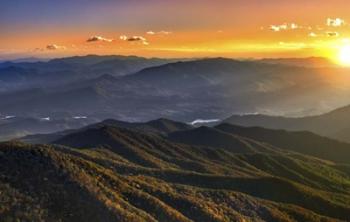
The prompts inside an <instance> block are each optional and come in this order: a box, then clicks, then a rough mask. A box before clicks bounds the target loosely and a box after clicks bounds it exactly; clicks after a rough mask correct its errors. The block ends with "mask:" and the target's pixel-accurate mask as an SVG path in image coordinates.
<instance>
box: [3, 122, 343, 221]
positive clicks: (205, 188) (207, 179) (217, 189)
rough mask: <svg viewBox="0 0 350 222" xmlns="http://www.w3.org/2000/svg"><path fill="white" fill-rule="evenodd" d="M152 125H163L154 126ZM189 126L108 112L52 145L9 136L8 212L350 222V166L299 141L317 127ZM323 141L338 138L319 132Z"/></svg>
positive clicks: (49, 217)
mask: <svg viewBox="0 0 350 222" xmlns="http://www.w3.org/2000/svg"><path fill="white" fill-rule="evenodd" d="M140 125H141V127H139V126H140ZM164 125H166V126H167V127H165V128H164ZM145 126H147V127H145ZM150 126H153V127H155V128H156V129H161V130H160V131H159V132H158V133H157V132H154V131H153V132H150V131H149V129H150V128H148V127H150ZM174 126H176V127H175V128H174ZM187 128H188V127H187V126H186V125H182V124H180V123H176V122H173V121H170V120H165V119H159V120H156V121H151V122H149V123H148V124H146V123H134V124H133V123H125V122H119V121H114V120H108V121H105V123H99V124H95V125H92V126H91V127H85V128H82V129H80V130H76V131H72V132H70V133H66V134H64V135H61V137H59V138H56V140H55V141H53V142H52V143H51V144H48V145H38V144H36V145H28V144H24V143H20V142H14V141H13V142H7V143H1V144H0V192H1V193H2V198H3V201H2V202H3V203H4V204H2V206H1V207H0V216H1V217H2V218H6V219H8V220H11V219H13V218H14V217H15V218H17V219H21V220H29V221H40V220H43V221H59V220H61V221H82V220H84V221H96V220H103V221H217V222H219V221H291V222H292V221H311V222H312V221H348V219H349V215H350V208H349V204H350V202H349V200H350V166H349V165H348V164H344V163H342V161H341V160H340V161H331V160H329V159H328V160H322V159H320V158H316V157H314V156H312V155H310V153H309V154H308V155H304V154H302V153H298V152H295V151H296V150H298V148H296V149H294V148H293V147H294V145H295V146H298V145H300V144H301V143H302V141H305V142H304V144H303V145H304V147H306V148H307V146H309V147H308V148H309V150H312V149H313V145H314V144H308V141H309V140H311V141H312V139H313V138H314V137H317V136H316V135H314V134H310V133H305V134H302V136H299V135H298V134H297V137H296V136H295V135H294V134H295V133H286V132H280V131H274V130H266V129H256V128H242V129H239V128H237V126H231V125H228V124H223V125H219V126H217V127H214V128H209V127H199V128H195V129H191V128H188V129H187ZM169 129H170V130H169ZM237 129H239V130H237ZM264 130H266V132H267V133H263V135H265V134H267V135H272V134H274V136H275V138H278V136H279V135H284V136H283V137H282V138H283V140H284V139H286V143H287V141H293V140H300V141H299V143H298V141H296V142H295V143H294V144H291V145H290V146H288V147H287V146H285V145H283V144H281V142H278V140H277V142H274V141H273V140H271V143H268V142H267V139H266V138H269V137H264V136H263V137H259V138H256V137H258V136H259V135H260V134H262V133H261V132H264ZM160 132H161V133H160ZM166 132H167V133H166ZM264 138H265V139H264ZM296 138H297V139H296ZM288 139H289V140H288ZM323 143H324V144H323ZM322 144H323V146H324V147H326V146H329V145H334V144H337V142H336V141H331V142H330V141H327V140H326V139H325V140H320V141H318V145H320V146H321V145H322ZM277 145H281V147H278V146H277ZM338 145H339V144H338ZM306 148H305V149H306ZM336 149H338V148H337V147H332V149H331V148H330V149H328V150H326V151H325V152H335V151H336ZM306 150H307V149H306ZM343 155H344V156H345V155H348V154H343ZM14 200H16V201H14ZM63 206H64V207H63ZM28 208H31V209H32V210H31V211H30V212H28V211H26V209H28ZM101 218H102V219H101Z"/></svg>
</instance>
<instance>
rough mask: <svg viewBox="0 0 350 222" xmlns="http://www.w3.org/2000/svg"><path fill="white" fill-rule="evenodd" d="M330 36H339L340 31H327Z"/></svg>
mask: <svg viewBox="0 0 350 222" xmlns="http://www.w3.org/2000/svg"><path fill="white" fill-rule="evenodd" d="M326 34H327V36H328V37H338V36H339V33H338V32H326Z"/></svg>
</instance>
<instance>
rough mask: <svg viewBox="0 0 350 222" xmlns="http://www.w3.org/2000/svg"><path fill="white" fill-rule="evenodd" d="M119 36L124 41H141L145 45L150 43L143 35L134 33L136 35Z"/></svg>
mask: <svg viewBox="0 0 350 222" xmlns="http://www.w3.org/2000/svg"><path fill="white" fill-rule="evenodd" d="M119 38H120V39H121V40H123V41H128V42H141V43H142V44H144V45H149V43H148V42H147V39H146V38H145V37H143V36H138V35H134V36H131V37H128V36H126V35H121V36H120V37H119Z"/></svg>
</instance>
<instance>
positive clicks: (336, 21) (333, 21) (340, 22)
mask: <svg viewBox="0 0 350 222" xmlns="http://www.w3.org/2000/svg"><path fill="white" fill-rule="evenodd" d="M326 24H327V26H332V27H340V26H343V25H345V21H344V20H343V19H341V18H334V19H333V18H327V22H326Z"/></svg>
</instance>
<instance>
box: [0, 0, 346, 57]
mask: <svg viewBox="0 0 350 222" xmlns="http://www.w3.org/2000/svg"><path fill="white" fill-rule="evenodd" d="M349 8H350V1H348V0H332V1H330V0H318V1H316V0H308V1H305V0H293V1H290V0H289V1H284V0H215V1H214V0H176V1H175V0H59V1H54V0H0V59H13V58H23V57H42V58H53V57H64V56H72V55H86V54H120V55H138V56H145V57H216V56H223V57H235V58H262V57H309V56H326V57H330V58H338V57H339V54H340V51H342V50H343V49H344V48H345V49H347V48H349V51H350V47H348V44H350V13H349V12H348V9H349ZM343 51H344V50H343ZM343 54H344V53H343ZM345 54H346V56H347V54H350V52H349V53H347V52H345ZM346 56H345V57H346ZM349 57H350V55H349Z"/></svg>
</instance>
